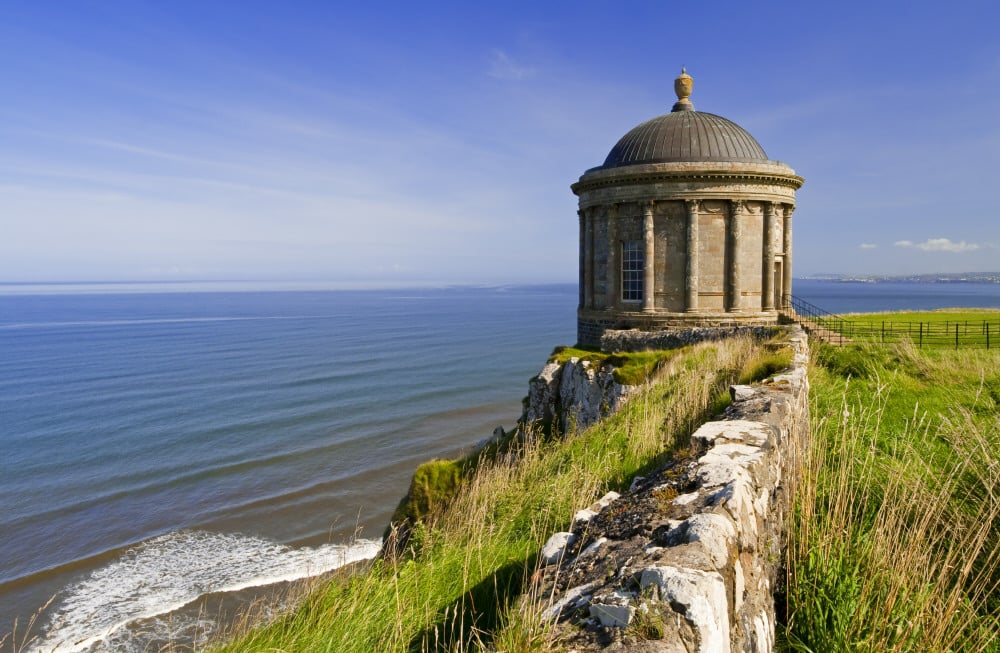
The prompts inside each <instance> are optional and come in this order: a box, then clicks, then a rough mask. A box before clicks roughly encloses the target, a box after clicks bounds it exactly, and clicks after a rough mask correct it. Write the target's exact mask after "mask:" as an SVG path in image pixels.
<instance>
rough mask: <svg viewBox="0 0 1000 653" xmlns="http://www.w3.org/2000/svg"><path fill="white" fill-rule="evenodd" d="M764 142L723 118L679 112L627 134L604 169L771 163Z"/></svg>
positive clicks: (614, 148)
mask: <svg viewBox="0 0 1000 653" xmlns="http://www.w3.org/2000/svg"><path fill="white" fill-rule="evenodd" d="M767 160H768V158H767V154H765V153H764V148H762V147H761V146H760V143H758V142H757V140H756V139H755V138H754V137H753V136H751V135H750V134H749V133H747V131H746V130H745V129H743V128H742V127H740V126H739V125H737V124H736V123H734V122H732V121H730V120H726V119H725V118H723V117H722V116H717V115H715V114H712V113H704V112H701V111H691V110H677V109H676V108H675V110H674V111H673V112H671V113H668V114H665V115H662V116H660V117H658V118H653V119H652V120H647V121H646V122H644V123H642V124H641V125H639V126H638V127H636V128H635V129H633V130H632V131H630V132H629V133H627V134H625V135H624V136H623V137H622V138H621V140H620V141H618V144H617V145H615V146H614V147H613V148H612V149H611V152H610V153H609V154H608V158H607V159H605V160H604V165H603V166H601V167H602V168H617V167H619V166H628V165H634V164H639V163H670V162H676V161H767Z"/></svg>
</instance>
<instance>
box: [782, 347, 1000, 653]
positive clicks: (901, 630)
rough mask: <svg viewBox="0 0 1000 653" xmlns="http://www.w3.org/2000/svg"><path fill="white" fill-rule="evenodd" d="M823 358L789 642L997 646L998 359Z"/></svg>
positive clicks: (906, 352)
mask: <svg viewBox="0 0 1000 653" xmlns="http://www.w3.org/2000/svg"><path fill="white" fill-rule="evenodd" d="M824 356H825V357H826V360H825V361H824V360H823V358H824ZM819 359H820V360H819V361H817V362H816V363H817V364H814V367H813V372H812V374H811V383H812V391H813V400H812V410H813V419H814V423H813V446H812V448H811V449H809V450H808V451H806V452H805V456H804V468H805V469H804V473H803V474H802V475H801V479H802V480H801V482H800V485H799V492H798V497H797V504H796V511H797V512H796V517H795V519H794V527H793V530H792V532H791V534H790V538H789V541H790V545H789V582H788V597H787V598H788V610H789V616H788V628H787V632H786V637H787V643H788V645H789V647H790V648H791V649H792V650H799V651H813V652H815V653H820V652H825V651H831V652H832V651H852V650H870V651H977V652H979V651H993V650H1000V643H998V634H997V633H998V617H1000V601H998V600H997V597H996V590H997V586H998V584H1000V569H998V565H1000V528H998V527H1000V501H998V500H997V499H998V497H997V493H998V491H1000V485H998V483H1000V418H998V415H1000V409H998V404H997V397H1000V394H998V392H1000V376H997V375H998V372H1000V366H998V363H1000V357H998V356H997V355H995V354H989V353H986V352H968V351H966V352H936V353H933V354H928V353H925V352H920V351H918V350H916V349H914V348H913V347H912V345H907V344H903V345H899V346H892V347H879V346H877V345H866V346H863V347H858V348H853V349H848V350H845V351H844V352H842V353H833V352H831V351H830V350H827V351H826V352H821V355H820V357H819Z"/></svg>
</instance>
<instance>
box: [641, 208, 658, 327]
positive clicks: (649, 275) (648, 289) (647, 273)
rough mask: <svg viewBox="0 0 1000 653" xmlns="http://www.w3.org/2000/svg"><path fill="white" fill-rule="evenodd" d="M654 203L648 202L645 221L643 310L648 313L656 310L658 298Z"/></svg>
mask: <svg viewBox="0 0 1000 653" xmlns="http://www.w3.org/2000/svg"><path fill="white" fill-rule="evenodd" d="M653 204H654V203H653V202H649V203H648V204H646V211H645V213H646V215H645V218H644V221H643V233H644V237H645V241H646V255H645V261H644V265H643V274H644V277H643V281H642V310H643V311H644V312H646V313H652V312H653V311H655V310H656V304H655V303H654V302H655V300H656V297H655V296H654V291H655V290H656V270H655V267H656V259H655V258H654V256H655V255H656V245H655V243H654V242H653V237H654V230H653Z"/></svg>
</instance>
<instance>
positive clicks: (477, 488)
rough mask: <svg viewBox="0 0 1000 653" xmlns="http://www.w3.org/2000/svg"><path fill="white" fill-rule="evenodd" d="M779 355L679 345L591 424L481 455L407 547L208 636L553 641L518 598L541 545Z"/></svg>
mask: <svg viewBox="0 0 1000 653" xmlns="http://www.w3.org/2000/svg"><path fill="white" fill-rule="evenodd" d="M775 355H776V354H775V352H774V351H773V348H768V347H766V346H765V345H762V344H761V343H758V342H755V341H752V340H749V339H732V340H728V341H725V342H721V343H713V344H703V345H698V346H695V347H692V348H688V349H685V350H681V351H679V352H677V353H676V354H675V355H672V356H671V357H669V360H667V361H665V363H664V364H663V365H662V366H661V369H660V370H659V372H658V375H659V380H658V381H657V382H656V383H653V384H650V385H648V386H646V388H645V389H644V390H643V391H642V392H641V393H640V394H639V395H638V396H636V397H634V398H633V399H631V400H630V401H629V403H628V404H626V406H625V407H624V408H623V409H622V410H620V411H619V412H618V413H616V414H615V415H613V416H612V417H610V418H608V419H606V420H604V421H602V422H601V423H599V424H598V425H595V426H594V427H592V428H589V429H586V430H585V431H582V432H579V433H571V434H569V435H568V436H566V437H563V438H559V439H552V440H549V441H542V440H541V439H540V438H528V439H526V440H524V441H523V443H522V444H521V445H520V446H519V447H518V448H517V450H516V451H515V452H514V454H513V455H504V456H495V457H491V458H489V459H487V460H484V461H483V462H482V463H481V464H479V465H478V467H477V468H476V471H475V473H474V474H471V475H468V476H466V477H464V478H462V480H461V481H460V482H459V483H458V487H457V492H456V493H455V494H454V496H453V497H452V498H451V499H450V500H449V501H447V502H441V503H440V504H439V507H438V508H437V509H435V510H433V511H432V512H431V514H430V515H429V516H427V517H426V518H425V519H424V520H423V521H421V522H419V523H418V524H417V525H416V526H415V527H414V528H413V531H412V533H411V535H410V538H409V540H408V545H407V549H406V551H405V552H403V553H402V554H400V555H396V556H392V557H390V558H388V559H385V560H380V561H378V562H376V563H375V564H374V565H373V566H372V568H371V569H370V570H368V571H367V572H366V573H356V574H353V575H352V574H351V573H350V572H346V571H345V572H343V573H341V574H339V575H337V576H335V577H334V578H332V579H330V580H327V581H325V582H324V583H323V584H322V585H320V586H317V587H314V588H311V591H310V592H309V593H308V594H307V595H306V596H305V598H303V599H302V601H301V603H300V604H299V605H300V607H299V608H298V609H297V610H295V611H292V612H290V613H288V614H284V615H281V616H278V617H276V618H273V619H268V618H267V617H268V615H266V614H249V615H248V616H247V618H246V622H245V624H244V627H243V628H242V630H241V632H238V633H236V634H235V635H231V639H230V641H228V642H227V643H223V644H220V645H219V646H218V648H217V649H216V650H218V651H296V652H297V653H299V652H312V651H330V652H334V651H336V652H338V653H350V652H352V651H356V652H358V653H361V652H364V653H368V652H371V651H380V652H383V651H384V652H390V651H400V652H402V651H478V650H502V651H506V652H507V653H524V652H528V651H547V650H553V647H557V643H554V642H552V641H550V637H549V634H548V633H547V632H546V630H545V628H544V627H543V626H542V625H540V620H539V619H538V616H537V614H534V613H533V612H532V610H533V608H531V607H529V606H530V605H531V603H528V602H525V601H523V600H522V598H521V597H522V595H523V593H524V591H525V589H526V585H527V583H526V579H528V578H529V577H530V576H531V574H532V573H533V572H534V571H535V558H536V555H537V551H538V550H539V548H540V547H541V545H542V544H543V543H544V542H545V540H546V539H547V538H548V537H549V535H550V534H551V533H553V532H555V531H557V530H563V529H565V528H566V527H568V526H569V521H570V519H571V516H572V515H573V513H574V511H575V510H577V509H579V508H581V507H583V506H586V505H588V504H590V503H592V502H593V501H594V500H595V499H597V498H598V497H600V496H601V495H602V494H604V493H605V492H607V491H608V490H619V491H620V490H623V489H625V488H627V487H628V485H629V483H630V481H631V479H632V478H633V477H634V476H635V475H636V474H638V473H641V472H642V471H643V470H646V469H650V468H652V467H653V466H656V465H658V464H661V463H663V462H665V461H666V460H668V459H669V458H671V457H672V456H673V455H674V453H675V452H676V450H677V449H678V447H681V446H687V443H688V437H689V434H690V433H691V431H692V430H693V428H695V427H696V426H697V425H698V424H700V423H701V422H702V421H703V420H704V419H705V417H706V415H707V412H708V411H710V410H711V408H710V407H711V406H712V405H718V404H719V397H720V396H722V395H726V396H728V393H727V392H726V389H727V388H728V386H729V384H731V383H733V382H734V381H736V380H737V379H739V378H740V377H743V378H744V379H751V378H753V376H754V375H757V374H762V373H765V372H767V371H768V370H770V369H771V368H772V367H773V365H774V364H776V362H775V358H774V357H775ZM646 362H649V361H642V363H643V364H644V363H646ZM660 362H663V361H660ZM655 366H656V365H654V367H655ZM450 478H451V477H450V476H449V479H450ZM449 482H450V481H449ZM265 622H266V623H265ZM260 624H264V625H260Z"/></svg>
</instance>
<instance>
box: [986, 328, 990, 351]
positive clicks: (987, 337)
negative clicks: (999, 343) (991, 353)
mask: <svg viewBox="0 0 1000 653" xmlns="http://www.w3.org/2000/svg"><path fill="white" fill-rule="evenodd" d="M989 348H990V323H989V322H987V323H986V349H989Z"/></svg>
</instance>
